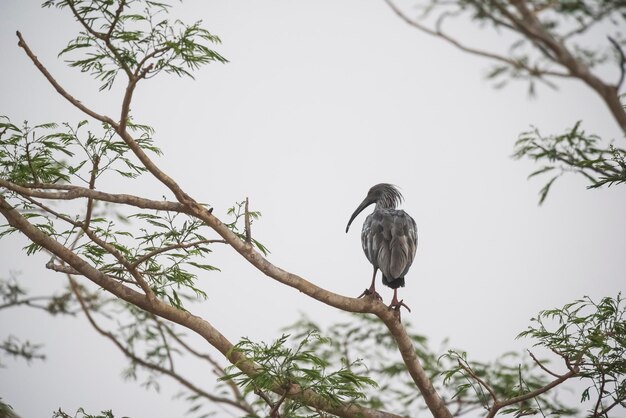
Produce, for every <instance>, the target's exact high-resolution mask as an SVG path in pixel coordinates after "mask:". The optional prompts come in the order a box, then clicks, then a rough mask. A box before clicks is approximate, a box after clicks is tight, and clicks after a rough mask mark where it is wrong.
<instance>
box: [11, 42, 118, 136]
mask: <svg viewBox="0 0 626 418" xmlns="http://www.w3.org/2000/svg"><path fill="white" fill-rule="evenodd" d="M16 34H17V37H18V38H19V42H18V43H17V45H18V46H19V47H21V48H22V49H23V50H24V52H26V55H28V57H29V58H30V60H31V61H32V62H33V64H35V66H36V67H37V68H38V69H39V71H40V72H41V73H42V74H43V75H44V77H46V79H47V80H48V82H50V84H52V87H54V89H55V90H56V91H57V92H58V93H59V94H60V95H61V96H63V97H64V98H65V99H66V100H67V101H68V102H70V103H71V104H72V105H74V107H76V108H78V109H79V110H81V111H82V112H83V113H86V114H87V115H89V116H91V117H92V118H94V119H96V120H99V121H101V122H104V123H108V124H109V125H111V126H112V127H114V128H116V127H117V126H118V125H117V124H116V123H115V121H113V119H111V118H109V117H108V116H104V115H100V114H98V113H96V112H94V111H93V110H91V109H90V108H88V107H87V106H85V105H84V104H82V102H81V101H80V100H78V99H76V98H74V97H73V96H72V95H71V94H69V93H68V92H67V91H65V89H64V88H63V87H61V85H60V84H59V83H58V82H57V81H56V80H55V79H54V77H52V75H51V74H50V72H48V70H47V69H46V67H44V66H43V64H42V63H41V62H40V61H39V59H38V58H37V57H36V56H35V54H33V51H31V49H30V48H29V47H28V45H27V44H26V41H25V40H24V38H23V37H22V34H21V33H20V32H19V31H17V32H16Z"/></svg>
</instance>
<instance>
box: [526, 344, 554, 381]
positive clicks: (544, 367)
mask: <svg viewBox="0 0 626 418" xmlns="http://www.w3.org/2000/svg"><path fill="white" fill-rule="evenodd" d="M526 351H528V354H530V357H531V358H532V359H533V360H534V361H535V363H537V365H538V366H539V367H541V370H543V371H544V372H546V373H548V374H550V375H552V376H554V377H557V378H559V377H561V376H560V375H558V374H556V373H554V372H553V371H551V370H550V369H548V368H547V367H546V366H544V365H543V364H542V363H541V362H540V361H539V360H537V357H535V355H534V354H533V353H532V352H531V351H530V350H526Z"/></svg>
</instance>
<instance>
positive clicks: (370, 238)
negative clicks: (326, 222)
mask: <svg viewBox="0 0 626 418" xmlns="http://www.w3.org/2000/svg"><path fill="white" fill-rule="evenodd" d="M402 200H403V198H402V194H400V192H399V191H398V189H397V188H396V187H395V186H393V185H391V184H387V183H381V184H377V185H376V186H374V187H372V188H371V189H370V190H369V192H368V194H367V197H366V198H365V199H364V200H363V202H362V203H361V204H360V205H359V207H358V208H357V209H356V210H355V211H354V213H353V214H352V216H351V217H350V220H349V221H348V225H347V227H346V232H348V229H349V228H350V224H351V223H352V221H353V220H354V219H355V218H356V217H357V215H358V214H359V213H361V212H362V211H363V210H364V209H365V208H366V207H368V206H369V205H371V204H376V207H375V209H374V212H372V213H371V214H370V215H368V216H367V218H365V222H364V223H363V230H362V231H361V244H362V246H363V252H364V253H365V256H366V257H367V259H368V260H369V262H370V263H371V264H372V266H373V267H374V275H373V277H372V284H371V286H370V288H369V289H368V290H366V291H365V292H364V294H374V295H375V296H377V297H380V296H378V293H376V290H375V279H376V271H377V270H380V271H381V273H382V275H383V284H384V285H385V286H389V287H391V288H392V289H394V298H393V300H392V305H391V306H392V307H394V308H398V307H399V306H400V305H402V302H401V301H400V302H398V300H397V289H398V287H402V286H404V284H405V279H404V277H405V275H406V274H407V272H408V271H409V268H410V267H411V264H412V263H413V259H414V258H415V251H416V250H417V226H416V224H415V221H414V220H413V218H411V216H409V214H407V213H406V212H405V211H403V210H401V209H396V207H397V206H398V205H399V204H400V203H401V202H402ZM404 306H406V305H404Z"/></svg>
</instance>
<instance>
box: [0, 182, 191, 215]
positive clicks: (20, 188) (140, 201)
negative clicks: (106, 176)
mask: <svg viewBox="0 0 626 418" xmlns="http://www.w3.org/2000/svg"><path fill="white" fill-rule="evenodd" d="M0 187H4V188H6V189H7V190H11V191H13V192H15V193H18V194H20V195H23V196H31V197H37V198H40V199H48V200H74V199H81V198H92V199H94V200H100V201H103V202H110V203H118V204H122V205H128V206H135V207H138V208H141V209H154V210H162V211H171V212H180V213H184V212H186V211H187V209H186V208H185V206H183V205H182V204H180V203H178V202H169V201H157V200H150V199H144V198H142V197H138V196H134V195H129V194H113V193H105V192H101V191H97V190H92V189H88V188H85V187H80V186H73V185H69V184H29V185H19V184H16V183H12V182H10V181H7V180H4V179H1V178H0ZM38 189H44V190H65V191H63V192H44V191H41V190H38Z"/></svg>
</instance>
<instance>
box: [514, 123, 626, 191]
mask: <svg viewBox="0 0 626 418" xmlns="http://www.w3.org/2000/svg"><path fill="white" fill-rule="evenodd" d="M580 125H581V122H580V121H579V122H577V123H576V124H575V125H574V127H573V128H572V129H570V130H568V131H567V132H565V133H564V134H562V135H549V136H543V135H541V133H540V132H539V130H538V129H537V128H534V129H533V130H531V131H528V132H524V133H522V134H521V135H520V137H519V139H518V140H517V142H516V143H515V147H516V149H515V153H514V157H515V158H517V159H521V158H529V159H531V160H534V161H538V162H543V165H542V166H541V168H539V169H538V170H536V171H534V172H533V173H532V174H530V176H528V177H529V178H530V177H534V176H537V175H548V174H549V175H551V176H552V177H551V179H550V180H549V181H548V182H547V183H546V184H545V186H544V187H543V188H542V189H541V191H540V192H539V203H543V202H544V200H545V199H546V197H547V196H548V192H549V191H550V187H551V186H552V184H553V183H554V182H555V181H556V179H558V178H559V177H560V176H561V175H563V174H564V173H566V172H576V173H580V174H582V175H583V176H585V177H586V178H587V179H588V180H589V181H590V182H591V185H590V186H589V188H597V187H600V186H603V185H605V184H608V185H609V186H611V185H613V184H620V183H624V182H626V162H625V161H624V159H625V158H626V150H624V149H622V148H617V147H614V146H613V145H610V146H609V147H608V148H603V145H602V144H601V139H600V138H599V137H598V136H597V135H592V134H587V133H586V132H585V131H584V130H583V129H582V128H581V127H580Z"/></svg>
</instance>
